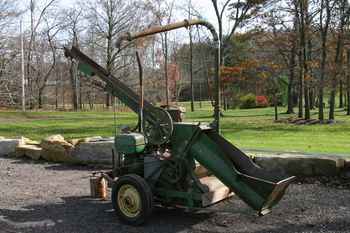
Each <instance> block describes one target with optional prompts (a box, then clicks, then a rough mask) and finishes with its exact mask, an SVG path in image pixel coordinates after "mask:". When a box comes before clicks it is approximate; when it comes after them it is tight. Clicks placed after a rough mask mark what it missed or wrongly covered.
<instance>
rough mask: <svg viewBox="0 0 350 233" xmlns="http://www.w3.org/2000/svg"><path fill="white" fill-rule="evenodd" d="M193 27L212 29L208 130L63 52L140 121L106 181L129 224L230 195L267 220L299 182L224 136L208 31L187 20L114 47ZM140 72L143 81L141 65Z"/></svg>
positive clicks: (118, 139)
mask: <svg viewBox="0 0 350 233" xmlns="http://www.w3.org/2000/svg"><path fill="white" fill-rule="evenodd" d="M193 25H200V26H204V27H206V28H208V29H209V31H210V32H211V34H212V35H213V39H214V43H215V45H216V50H215V51H217V54H216V55H215V71H216V72H215V74H216V76H215V81H216V82H215V83H216V84H215V89H216V94H215V104H214V118H215V119H214V121H213V122H212V123H211V124H204V123H187V122H182V118H181V111H180V110H179V109H175V108H168V107H167V106H166V107H165V108H159V107H156V106H154V105H152V104H151V103H150V102H148V101H147V100H144V99H143V91H142V88H140V89H141V91H140V94H138V93H135V92H134V91H133V90H131V89H130V88H128V87H127V86H126V85H125V84H124V83H122V82H121V81H120V80H118V79H117V78H115V77H114V76H112V75H111V74H109V73H108V72H107V71H106V70H105V69H104V68H102V67H101V66H100V65H98V64H97V63H96V62H94V61H93V60H92V59H90V58H89V57H88V56H86V55H85V54H83V53H82V52H81V51H80V50H79V49H77V48H75V47H72V48H71V49H68V48H66V49H65V54H66V56H67V57H70V58H71V59H75V60H76V61H78V62H79V68H80V70H82V71H83V72H84V73H85V74H89V75H96V76H97V77H99V78H100V79H101V80H103V82H104V83H105V84H106V90H107V91H108V92H109V93H111V94H112V95H113V96H115V97H117V98H119V99H120V100H121V101H122V102H123V103H125V104H126V105H127V106H128V107H129V108H130V109H131V110H133V111H134V112H136V113H137V114H138V115H139V127H138V130H135V131H134V132H122V133H120V134H117V135H116V136H115V151H116V153H115V156H114V158H113V170H112V171H110V172H107V173H104V174H103V176H104V177H106V178H107V180H108V181H109V183H110V185H111V187H112V193H111V199H112V205H113V208H114V209H115V211H116V213H117V215H118V216H119V218H120V220H122V221H123V222H125V223H127V224H131V225H139V224H142V223H143V222H144V221H145V220H146V219H147V217H149V216H150V214H151V212H152V209H153V207H154V206H163V207H179V208H185V209H187V210H198V209H199V208H204V207H208V206H211V205H213V204H215V203H218V202H220V201H222V200H225V199H227V198H230V197H231V196H233V195H237V196H238V197H239V198H241V199H242V200H243V201H244V202H245V203H246V204H248V206H250V207H251V208H253V209H254V210H256V211H257V212H258V213H259V214H260V215H265V214H267V213H268V212H270V210H271V208H272V207H273V206H274V205H276V204H277V203H278V202H279V200H280V199H281V198H282V196H283V195H284V193H285V190H286V188H287V187H288V185H289V184H290V183H291V182H292V181H293V179H294V177H288V176H286V175H284V174H278V173H275V172H274V173H271V172H266V171H265V170H263V169H262V168H260V167H259V166H257V165H256V164H254V163H253V161H252V160H251V159H250V158H249V157H248V156H247V155H246V154H244V153H243V152H242V151H240V150H239V149H238V148H236V147H235V146H234V145H232V144H231V143H230V142H228V141H227V140H226V139H225V138H224V137H222V136H221V135H220V133H219V126H220V124H219V121H220V107H219V106H220V93H219V92H220V80H219V76H220V70H219V67H220V63H219V56H220V51H219V47H220V46H219V40H218V36H217V34H216V32H215V30H214V27H213V26H212V25H211V24H210V23H208V22H206V21H202V20H191V21H187V20H185V21H183V22H179V23H174V24H169V25H166V26H159V27H153V28H150V29H148V30H146V31H143V32H139V33H135V34H131V33H128V34H125V35H123V36H122V37H120V38H119V40H118V42H117V45H116V46H117V47H120V46H121V44H122V42H123V41H129V42H131V41H133V40H135V39H138V38H141V37H145V36H148V35H153V34H156V33H161V32H165V31H170V30H174V29H178V28H181V27H191V26H193ZM139 67H141V68H140V73H141V75H140V77H141V76H142V66H140V63H139ZM140 80H142V78H140Z"/></svg>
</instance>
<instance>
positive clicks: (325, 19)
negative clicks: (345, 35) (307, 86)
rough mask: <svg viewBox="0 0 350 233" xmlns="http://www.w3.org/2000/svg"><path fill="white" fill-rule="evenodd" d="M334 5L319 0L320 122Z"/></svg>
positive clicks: (322, 117) (326, 0)
mask: <svg viewBox="0 0 350 233" xmlns="http://www.w3.org/2000/svg"><path fill="white" fill-rule="evenodd" d="M333 6H334V4H331V2H330V0H321V6H320V20H319V24H320V37H321V62H320V64H321V67H320V79H319V82H318V119H319V120H320V121H321V122H322V121H323V120H324V100H323V98H324V86H325V72H326V61H327V39H328V31H329V24H330V21H331V11H332V9H333Z"/></svg>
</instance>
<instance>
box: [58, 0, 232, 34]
mask: <svg viewBox="0 0 350 233" xmlns="http://www.w3.org/2000/svg"><path fill="white" fill-rule="evenodd" d="M58 1H59V4H60V5H62V6H67V5H73V4H74V2H75V1H76V0H58ZM169 1H170V0H169ZM191 1H192V4H193V6H195V8H196V9H197V10H198V12H199V13H200V14H201V15H202V16H203V17H204V18H205V19H206V20H207V21H209V22H210V23H212V24H213V25H214V26H215V27H217V19H216V15H215V12H214V8H213V6H212V3H211V0H191ZM175 2H176V4H177V5H179V6H181V5H187V4H188V0H175ZM218 2H219V4H220V2H223V0H218ZM182 14H183V13H182V12H178V13H177V18H178V20H182V19H185V18H187V15H185V14H183V17H181V16H182ZM223 23H224V25H226V26H227V25H228V23H229V22H228V21H227V20H225V21H224V22H223ZM224 28H226V27H224Z"/></svg>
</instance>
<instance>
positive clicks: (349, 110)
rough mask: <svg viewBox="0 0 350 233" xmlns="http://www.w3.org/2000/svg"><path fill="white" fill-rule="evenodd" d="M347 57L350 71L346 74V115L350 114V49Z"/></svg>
mask: <svg viewBox="0 0 350 233" xmlns="http://www.w3.org/2000/svg"><path fill="white" fill-rule="evenodd" d="M347 59H348V72H347V75H346V96H347V98H346V99H347V103H346V104H347V108H346V115H348V116H350V71H349V68H350V49H348V50H347Z"/></svg>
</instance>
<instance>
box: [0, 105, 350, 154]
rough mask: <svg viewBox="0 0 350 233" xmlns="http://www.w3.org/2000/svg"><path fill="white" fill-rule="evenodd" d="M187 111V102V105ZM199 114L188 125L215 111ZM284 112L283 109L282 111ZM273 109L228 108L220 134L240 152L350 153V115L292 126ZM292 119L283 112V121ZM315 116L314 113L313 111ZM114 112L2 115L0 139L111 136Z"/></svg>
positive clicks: (126, 120)
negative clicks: (331, 121)
mask: <svg viewBox="0 0 350 233" xmlns="http://www.w3.org/2000/svg"><path fill="white" fill-rule="evenodd" d="M184 105H185V106H186V109H187V111H188V110H189V109H190V108H189V106H188V104H187V103H185V104H184ZM196 108H197V109H196V111H195V112H193V113H192V112H187V113H186V121H201V122H210V121H211V120H212V117H211V116H212V112H211V111H210V106H209V104H208V103H205V104H204V105H203V108H202V109H199V105H198V103H196ZM284 111H285V109H284V108H281V109H280V112H281V113H283V112H284ZM273 114H274V113H273V109H272V108H261V109H250V110H239V109H236V110H229V111H226V112H224V117H223V118H222V124H221V130H222V134H223V135H224V136H225V137H226V138H227V139H229V140H230V141H231V142H232V143H233V144H235V145H237V146H238V147H240V148H243V149H247V150H251V149H255V150H270V151H289V152H291V151H296V152H308V153H324V154H346V155H348V154H349V155H350V143H349V142H350V131H349V130H350V117H348V116H346V115H345V113H344V112H343V111H340V110H339V111H337V113H336V120H337V123H336V124H332V125H291V124H285V123H274V121H273ZM290 116H291V115H286V114H281V115H280V117H281V118H286V117H290ZM313 117H314V118H316V117H317V115H316V112H313ZM135 124H136V115H135V114H134V113H131V112H130V113H129V112H122V113H117V114H116V126H117V128H120V127H121V126H122V125H135ZM114 128H115V121H114V113H113V112H111V111H104V112H27V113H25V114H23V113H21V112H16V111H1V112H0V136H5V137H16V136H25V137H29V138H32V139H36V140H38V139H41V138H43V137H45V136H48V135H52V134H62V135H63V136H64V137H66V138H81V137H88V136H95V135H101V136H113V134H114Z"/></svg>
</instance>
